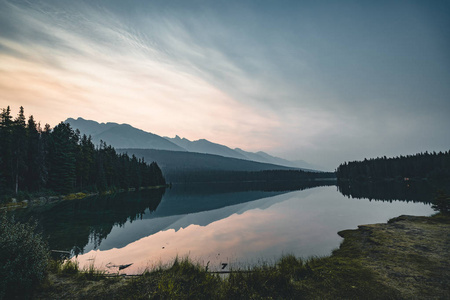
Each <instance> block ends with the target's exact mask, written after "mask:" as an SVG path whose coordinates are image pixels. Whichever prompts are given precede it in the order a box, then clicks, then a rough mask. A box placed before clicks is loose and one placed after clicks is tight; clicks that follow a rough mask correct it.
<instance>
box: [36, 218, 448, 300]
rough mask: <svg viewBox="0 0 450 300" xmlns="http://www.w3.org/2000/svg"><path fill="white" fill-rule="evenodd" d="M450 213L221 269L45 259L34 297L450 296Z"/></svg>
mask: <svg viewBox="0 0 450 300" xmlns="http://www.w3.org/2000/svg"><path fill="white" fill-rule="evenodd" d="M449 225H450V217H448V216H442V215H436V216H434V217H428V218H427V217H406V216H402V217H399V218H396V219H393V220H391V221H390V222H389V223H388V224H375V225H364V226H360V228H359V229H358V230H346V231H342V232H340V235H341V236H343V237H344V241H343V243H342V244H341V246H340V248H339V249H337V250H335V251H334V252H333V254H332V255H331V256H327V257H313V258H309V259H302V258H298V257H295V256H293V255H285V256H283V257H281V258H280V259H279V260H278V261H276V262H275V263H273V264H268V263H262V264H261V265H260V266H257V267H252V268H247V269H242V270H232V272H231V273H230V274H228V275H227V276H220V275H218V274H214V273H210V272H208V271H207V270H206V268H205V266H202V265H200V264H198V263H194V262H192V261H190V260H189V259H188V258H178V257H176V258H175V259H174V261H173V262H172V263H171V264H169V265H166V266H162V265H160V266H158V267H155V268H153V269H151V270H147V271H146V272H145V273H144V274H142V276H138V277H124V276H117V277H112V278H111V277H108V276H105V274H104V273H102V272H100V271H97V270H95V269H94V267H93V266H90V267H89V268H88V269H85V270H80V269H79V266H78V264H77V263H76V262H74V261H67V262H65V263H62V262H56V263H54V264H51V265H50V267H49V269H50V276H49V280H48V281H47V283H46V284H44V285H43V286H42V287H41V290H39V291H38V292H37V293H36V294H35V298H37V299H48V298H50V299H64V298H71V299H82V298H88V299H92V298H95V299H405V298H406V299H421V298H426V299H428V298H442V299H446V298H449V295H450V291H449V288H448V286H449V285H450V274H449V272H450V271H449V270H450V257H449V255H448V250H449V248H448V245H450V241H449V240H448V237H449V236H450V235H449V227H450V226H449Z"/></svg>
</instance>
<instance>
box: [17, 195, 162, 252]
mask: <svg viewBox="0 0 450 300" xmlns="http://www.w3.org/2000/svg"><path fill="white" fill-rule="evenodd" d="M164 192H165V190H164V189H153V190H145V191H140V192H136V193H132V197H130V194H127V193H119V194H115V195H109V196H101V197H89V198H85V199H81V200H76V201H63V202H60V203H56V204H53V205H46V206H38V207H34V208H31V209H28V210H23V211H17V212H16V213H15V216H16V218H18V219H19V220H21V221H26V220H28V219H30V218H33V219H37V220H38V221H39V225H40V226H42V229H43V232H44V236H46V237H48V242H49V246H50V249H57V250H65V251H72V252H73V253H74V254H79V253H83V252H84V248H85V247H86V245H88V244H92V245H94V247H96V246H98V245H99V244H100V243H101V242H102V240H104V239H105V238H106V237H107V236H108V235H109V234H110V232H111V230H112V228H113V227H114V226H119V227H121V226H123V225H124V224H125V223H133V222H134V221H136V220H139V219H142V218H143V216H144V215H148V214H151V213H152V212H154V211H155V209H156V208H157V207H158V205H159V203H160V202H161V199H162V196H163V195H164Z"/></svg>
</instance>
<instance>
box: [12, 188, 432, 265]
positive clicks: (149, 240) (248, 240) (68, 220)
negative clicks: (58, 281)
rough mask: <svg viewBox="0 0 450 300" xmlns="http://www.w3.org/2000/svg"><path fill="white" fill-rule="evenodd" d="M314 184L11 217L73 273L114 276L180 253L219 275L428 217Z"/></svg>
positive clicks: (141, 197) (109, 200)
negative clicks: (71, 265)
mask: <svg viewBox="0 0 450 300" xmlns="http://www.w3.org/2000/svg"><path fill="white" fill-rule="evenodd" d="M317 185H320V183H315V184H311V183H308V184H306V185H300V186H294V187H287V186H281V187H278V188H277V186H276V185H273V186H268V185H262V186H261V185H255V184H250V183H249V184H243V183H241V184H208V185H190V186H185V185H174V186H173V187H172V188H171V189H166V190H164V189H160V190H145V191H140V192H135V193H121V194H117V195H114V196H107V197H95V198H88V199H83V200H78V201H65V202H60V203H57V204H54V205H52V206H43V207H36V208H32V209H29V210H26V211H22V212H20V213H17V215H18V217H19V219H20V218H27V217H29V216H33V217H34V218H37V219H38V220H40V224H42V225H41V226H42V227H43V230H44V234H45V235H46V236H48V238H49V244H50V247H51V249H57V250H67V251H71V252H72V253H73V254H74V255H76V256H77V260H78V261H79V263H80V266H81V267H84V266H88V265H90V264H94V265H95V266H96V267H97V268H100V269H104V270H106V271H108V272H111V273H115V272H118V268H117V266H119V265H124V264H131V263H132V265H131V266H130V267H128V268H126V269H124V270H121V271H120V273H127V274H137V273H142V272H143V271H144V270H145V269H146V268H152V267H154V266H159V265H160V264H162V265H164V264H167V263H169V262H172V261H173V259H174V258H175V257H176V256H178V257H186V256H189V258H190V259H191V260H193V261H197V262H199V263H200V264H202V265H204V266H206V265H208V267H209V269H210V270H222V267H223V266H224V265H223V264H227V265H226V267H224V270H229V269H230V268H233V269H237V268H246V267H248V266H252V265H255V264H261V263H271V262H275V261H276V260H277V259H278V258H280V257H281V256H282V255H283V254H294V255H296V256H300V257H305V258H306V257H309V256H323V255H329V254H331V252H332V250H333V249H336V248H338V247H339V244H340V243H341V241H342V238H340V237H339V236H338V234H337V232H338V231H340V230H344V229H353V228H354V229H355V228H357V226H358V225H361V224H371V223H380V222H386V221H387V220H388V219H390V218H393V217H396V216H399V215H402V214H409V215H424V216H428V215H431V214H433V213H434V211H433V210H432V209H431V206H430V204H429V203H423V202H417V201H398V200H392V199H390V198H387V199H389V200H387V201H376V200H369V199H368V198H371V197H370V196H368V197H367V198H364V197H361V196H360V195H359V196H358V197H359V198H360V199H356V198H352V197H351V196H350V197H348V196H344V195H343V194H342V193H341V192H339V190H338V188H337V187H336V186H334V185H329V186H317ZM340 190H342V189H340ZM348 193H349V192H348V187H346V190H345V192H344V194H346V195H348ZM397 197H398V198H401V196H398V195H397ZM412 200H414V199H412Z"/></svg>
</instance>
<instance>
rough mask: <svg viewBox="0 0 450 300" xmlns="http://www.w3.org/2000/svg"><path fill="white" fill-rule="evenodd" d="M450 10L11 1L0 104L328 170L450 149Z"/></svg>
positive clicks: (4, 23) (5, 14)
mask: <svg viewBox="0 0 450 300" xmlns="http://www.w3.org/2000/svg"><path fill="white" fill-rule="evenodd" d="M444 6H445V4H444V3H438V4H437V6H428V5H425V4H423V3H419V2H417V3H416V2H408V3H407V4H405V3H403V4H386V3H384V4H368V3H363V4H360V5H355V4H349V5H336V4H333V3H329V4H328V5H320V6H319V5H315V4H308V3H299V2H290V1H282V2H280V3H278V2H277V3H273V2H270V1H262V2H260V1H255V2H245V3H242V2H232V1H231V2H229V1H227V2H226V3H225V2H220V1H215V2H209V3H203V2H195V1H194V2H189V3H186V2H183V1H181V2H180V1H175V2H164V3H160V2H148V1H135V2H132V3H127V4H125V3H123V2H121V1H94V2H84V1H78V2H73V1H72V2H69V1H40V2H18V1H6V0H2V1H1V2H0V8H1V9H0V26H1V28H2V32H1V33H0V61H1V64H0V88H1V89H2V92H3V95H2V99H0V104H1V106H2V107H4V106H6V105H12V106H20V105H24V106H25V109H26V110H27V111H28V112H30V113H32V114H35V117H36V119H38V120H42V121H44V122H50V123H52V125H55V124H56V123H57V122H59V121H61V120H64V119H66V118H67V117H78V116H81V117H84V118H89V119H95V120H97V121H103V122H105V121H114V122H119V123H122V122H123V123H129V124H131V125H133V126H136V127H139V128H142V129H144V130H147V131H151V132H154V133H157V134H160V135H167V136H174V135H175V134H178V135H181V136H184V137H187V138H189V139H191V140H192V139H199V138H206V139H209V140H212V141H214V142H218V143H222V144H226V145H228V146H231V147H240V148H243V149H246V150H265V151H269V152H271V153H275V154H278V155H281V156H287V157H288V158H290V159H304V160H310V161H311V162H313V163H322V164H323V165H324V166H325V167H326V168H328V169H334V167H335V166H336V165H337V164H339V163H340V162H341V161H343V160H351V159H352V158H356V157H358V158H359V157H365V156H373V155H375V156H377V155H378V154H379V155H385V154H389V153H399V154H400V153H402V152H404V151H409V153H410V152H411V151H416V149H417V150H419V149H424V150H427V149H428V150H438V151H439V150H448V148H449V147H450V145H449V144H448V142H446V141H448V140H450V136H449V133H447V131H445V130H443V129H442V128H448V127H449V126H450V121H449V118H448V117H447V116H448V113H449V112H450V101H448V95H449V94H450V86H449V85H448V84H447V83H448V81H449V80H450V59H449V57H448V55H447V53H448V52H449V49H450V42H449V41H450V38H449V33H448V31H446V30H445V29H443V28H449V27H450V21H449V18H448V16H446V15H445V14H444V13H443V11H445V9H443V8H444ZM446 148H447V149H446Z"/></svg>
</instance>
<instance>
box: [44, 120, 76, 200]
mask: <svg viewBox="0 0 450 300" xmlns="http://www.w3.org/2000/svg"><path fill="white" fill-rule="evenodd" d="M77 143H78V140H77V136H76V134H75V132H74V131H73V130H72V128H71V127H70V125H69V124H66V123H63V122H61V123H59V124H58V125H57V126H56V127H55V128H54V129H53V131H52V133H51V135H50V149H49V158H50V159H49V162H50V165H49V188H50V189H53V190H55V191H57V192H61V193H69V192H71V191H73V189H74V187H75V182H76V178H75V151H76V149H77Z"/></svg>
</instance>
